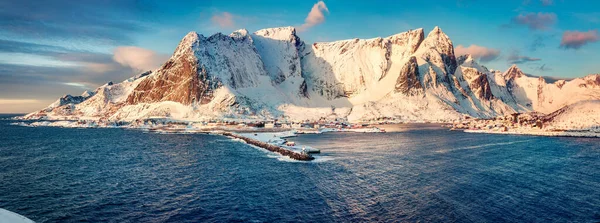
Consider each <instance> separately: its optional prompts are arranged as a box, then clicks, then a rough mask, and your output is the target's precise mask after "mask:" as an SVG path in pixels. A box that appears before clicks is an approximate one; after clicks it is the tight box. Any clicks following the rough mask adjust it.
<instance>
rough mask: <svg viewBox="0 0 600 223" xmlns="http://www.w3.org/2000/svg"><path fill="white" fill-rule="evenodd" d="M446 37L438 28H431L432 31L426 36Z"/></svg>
mask: <svg viewBox="0 0 600 223" xmlns="http://www.w3.org/2000/svg"><path fill="white" fill-rule="evenodd" d="M442 35H443V36H446V37H447V35H446V33H444V31H442V29H440V27H439V26H436V27H433V30H431V32H429V35H427V37H430V36H442Z"/></svg>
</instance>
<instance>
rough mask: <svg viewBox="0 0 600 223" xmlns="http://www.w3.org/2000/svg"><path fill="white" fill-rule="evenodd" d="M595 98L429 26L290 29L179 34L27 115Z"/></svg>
mask: <svg viewBox="0 0 600 223" xmlns="http://www.w3.org/2000/svg"><path fill="white" fill-rule="evenodd" d="M598 98H600V75H592V76H588V77H585V78H579V79H574V80H570V81H564V80H559V81H556V82H554V83H546V82H545V81H544V78H534V77H529V76H527V75H525V74H524V73H523V72H522V71H521V70H520V69H519V68H518V67H516V66H513V67H511V68H510V69H509V70H507V71H506V72H504V73H502V72H499V71H490V70H488V69H487V68H486V67H484V66H482V65H480V64H478V63H477V62H476V61H475V60H474V59H473V58H472V57H471V56H469V55H466V56H461V57H458V58H457V56H456V55H455V54H454V47H453V44H452V41H451V40H450V38H449V37H448V36H447V35H446V34H445V33H444V32H443V31H442V30H441V29H440V28H439V27H435V28H434V29H433V30H432V31H431V32H429V33H428V34H427V36H425V33H424V31H423V29H416V30H410V31H407V32H403V33H399V34H396V35H393V36H389V37H386V38H380V37H378V38H374V39H364V40H363V39H351V40H342V41H335V42H330V43H314V44H312V45H306V44H305V43H304V42H303V41H302V40H301V39H300V38H299V37H298V36H297V34H296V30H295V29H294V28H293V27H283V28H271V29H263V30H259V31H256V32H254V33H249V32H248V31H246V30H238V31H235V32H233V33H231V34H230V35H224V34H221V33H217V34H215V35H212V36H209V37H205V36H203V35H199V34H197V33H195V32H190V33H188V34H187V35H186V36H185V37H184V38H183V39H182V40H181V42H180V43H179V45H178V46H177V48H176V50H175V52H174V53H173V55H172V56H171V58H169V60H167V61H166V62H165V63H164V64H163V65H162V66H161V67H160V68H159V69H157V70H154V71H150V72H146V73H144V74H141V75H138V76H136V77H132V78H130V79H128V80H126V81H124V82H122V83H118V84H112V83H109V84H106V85H103V86H101V87H99V88H98V89H96V90H95V91H94V92H87V93H85V94H84V95H82V96H70V95H66V96H65V97H63V98H61V99H60V100H58V101H57V102H55V103H53V104H52V105H50V106H49V107H48V108H45V109H43V110H41V111H38V112H34V113H31V114H29V115H27V116H26V117H27V118H41V117H43V118H48V119H53V118H65V117H68V118H79V119H110V120H133V119H141V118H147V117H155V116H165V117H172V118H177V119H196V120H198V119H223V118H230V119H273V118H277V119H289V120H305V119H313V120H314V119H319V118H322V117H330V118H331V117H337V118H348V119H349V120H350V121H362V120H374V119H380V118H386V119H395V120H399V121H449V120H454V119H459V118H461V117H463V116H465V115H468V116H472V117H494V116H497V115H503V114H507V113H513V112H515V111H517V112H526V111H539V112H544V113H550V112H552V111H555V110H557V109H559V108H561V107H563V106H565V105H569V104H572V103H576V102H578V101H583V100H590V99H598Z"/></svg>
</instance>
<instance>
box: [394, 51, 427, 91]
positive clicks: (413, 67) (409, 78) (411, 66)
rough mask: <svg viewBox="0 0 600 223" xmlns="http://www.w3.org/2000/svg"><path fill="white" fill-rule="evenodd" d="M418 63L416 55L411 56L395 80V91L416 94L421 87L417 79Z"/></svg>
mask: <svg viewBox="0 0 600 223" xmlns="http://www.w3.org/2000/svg"><path fill="white" fill-rule="evenodd" d="M419 76H420V75H419V64H418V63H417V58H416V57H414V56H413V57H411V58H410V59H409V60H408V62H407V63H406V64H405V65H404V67H403V68H402V70H401V71H400V75H399V76H398V79H397V80H396V87H395V91H396V92H400V93H402V94H405V95H411V96H413V95H416V94H418V93H419V91H420V90H421V89H422V88H423V87H422V86H421V81H419V79H418V78H419Z"/></svg>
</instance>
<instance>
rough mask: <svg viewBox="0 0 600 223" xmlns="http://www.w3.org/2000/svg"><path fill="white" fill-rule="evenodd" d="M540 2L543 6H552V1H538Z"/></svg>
mask: <svg viewBox="0 0 600 223" xmlns="http://www.w3.org/2000/svg"><path fill="white" fill-rule="evenodd" d="M540 2H541V3H542V5H543V6H551V5H554V1H553V0H540Z"/></svg>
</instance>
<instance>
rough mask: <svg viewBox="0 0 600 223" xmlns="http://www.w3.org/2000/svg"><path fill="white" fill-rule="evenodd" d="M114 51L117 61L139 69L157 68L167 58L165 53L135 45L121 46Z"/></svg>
mask: <svg viewBox="0 0 600 223" xmlns="http://www.w3.org/2000/svg"><path fill="white" fill-rule="evenodd" d="M113 53H114V55H113V60H114V61H115V62H117V63H119V64H121V65H123V66H126V67H131V68H133V69H136V70H138V71H147V70H152V69H156V68H158V67H159V66H160V65H161V64H162V63H163V62H165V61H166V59H167V56H165V55H161V54H157V53H156V52H154V51H152V50H148V49H144V48H141V47H135V46H120V47H117V48H116V49H115V50H114V52H113Z"/></svg>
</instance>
